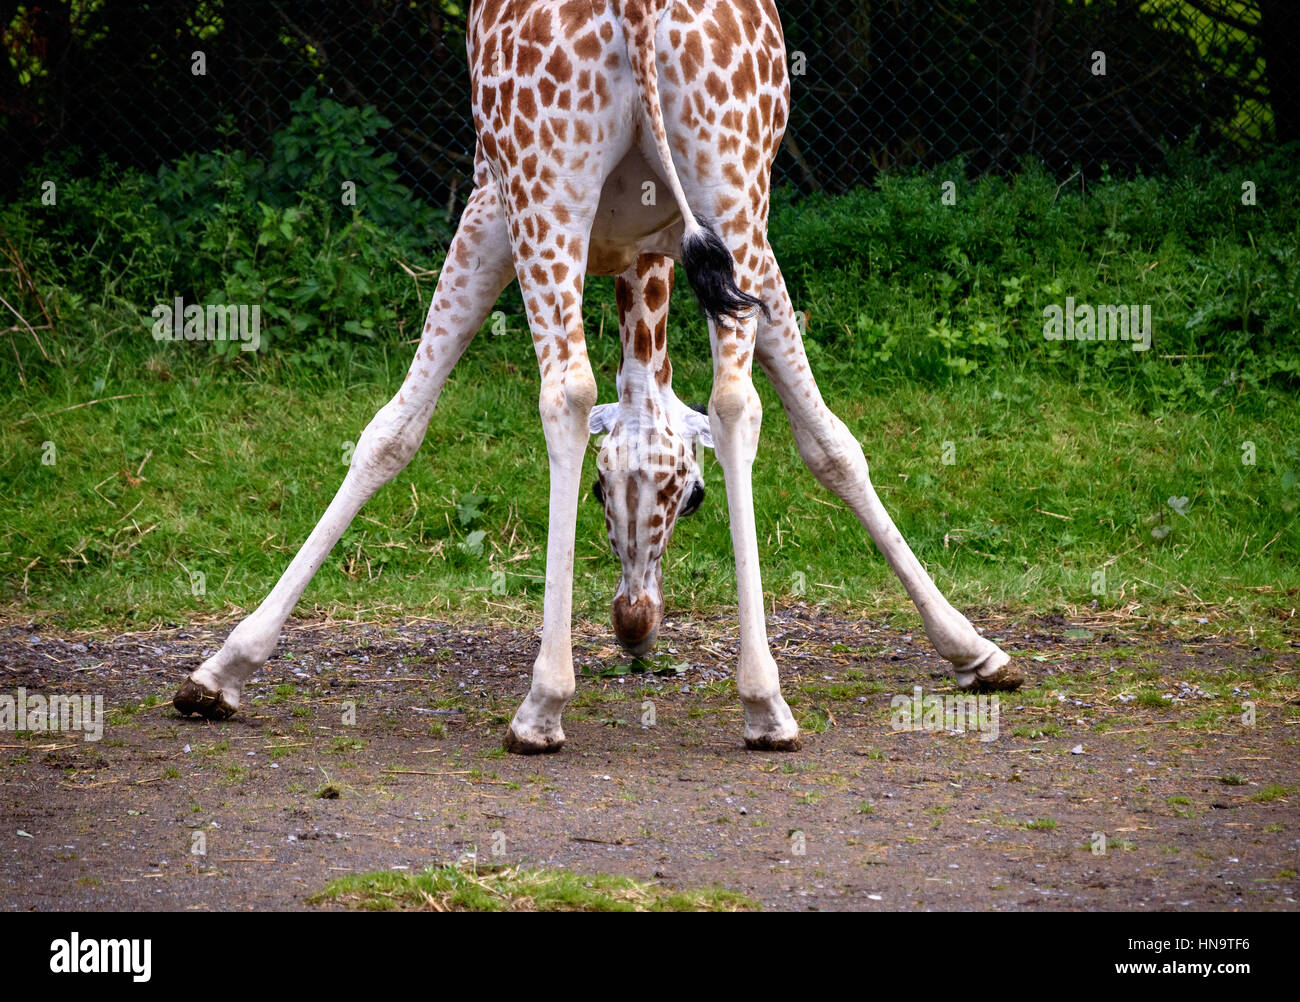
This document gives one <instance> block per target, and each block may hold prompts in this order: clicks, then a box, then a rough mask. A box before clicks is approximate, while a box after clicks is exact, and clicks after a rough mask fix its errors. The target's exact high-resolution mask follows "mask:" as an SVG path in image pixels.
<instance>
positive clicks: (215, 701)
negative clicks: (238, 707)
mask: <svg viewBox="0 0 1300 1002" xmlns="http://www.w3.org/2000/svg"><path fill="white" fill-rule="evenodd" d="M172 706H174V707H176V710H177V712H179V713H180V714H181V715H182V716H185V717H188V716H189V715H190V714H191V713H197V714H198V715H199V716H200V717H206V718H207V719H208V720H227V719H229V718H230V717H233V716H234V715H235V708H234V707H233V706H231V705H230V703H229V702H227V700H226V697H225V696H224V695H223V694H222V693H220V692H214V691H213V690H211V689H208V688H206V687H205V686H201V685H199V684H198V683H197V682H195V681H194V680H193V679H190V678H187V679H186V680H185V681H184V682H182V683H181V687H180V688H179V689H177V690H176V695H175V696H173V697H172Z"/></svg>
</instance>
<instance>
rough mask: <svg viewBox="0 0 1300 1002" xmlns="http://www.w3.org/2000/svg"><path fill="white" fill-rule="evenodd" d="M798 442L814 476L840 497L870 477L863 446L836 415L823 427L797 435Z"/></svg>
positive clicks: (800, 452)
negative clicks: (841, 493) (844, 491)
mask: <svg viewBox="0 0 1300 1002" xmlns="http://www.w3.org/2000/svg"><path fill="white" fill-rule="evenodd" d="M796 441H797V443H798V445H799V454H800V455H801V456H802V457H803V461H804V462H805V463H806V464H807V466H808V469H809V470H811V471H812V474H813V476H815V477H816V478H817V479H818V480H819V481H820V482H821V483H822V484H823V485H825V486H826V487H827V488H829V489H830V490H832V491H834V492H835V493H837V494H838V493H840V492H841V491H843V490H845V489H847V488H848V487H851V486H853V485H854V484H856V483H857V482H858V481H859V480H861V479H865V478H866V477H867V475H868V474H867V458H866V456H864V455H863V453H862V446H861V445H859V444H858V440H857V439H856V438H854V437H853V435H852V433H851V432H850V431H849V429H848V428H847V427H846V426H845V425H844V423H843V422H842V421H840V420H839V419H838V418H836V417H834V416H833V415H832V416H831V419H830V421H829V422H828V423H827V424H826V425H825V426H824V427H821V428H818V429H815V430H810V431H804V432H801V433H800V434H797V435H796Z"/></svg>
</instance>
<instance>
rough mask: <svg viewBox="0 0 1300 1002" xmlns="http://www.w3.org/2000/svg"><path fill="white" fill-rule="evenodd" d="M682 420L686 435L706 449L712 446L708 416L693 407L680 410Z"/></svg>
mask: <svg viewBox="0 0 1300 1002" xmlns="http://www.w3.org/2000/svg"><path fill="white" fill-rule="evenodd" d="M682 422H683V423H684V424H685V426H686V434H687V436H688V437H690V438H693V439H695V441H696V442H698V443H699V444H700V445H702V446H704V448H706V449H712V448H713V429H712V428H710V427H709V416H708V414H703V413H701V412H700V411H698V410H696V409H695V408H693V407H687V408H686V409H685V410H683V411H682Z"/></svg>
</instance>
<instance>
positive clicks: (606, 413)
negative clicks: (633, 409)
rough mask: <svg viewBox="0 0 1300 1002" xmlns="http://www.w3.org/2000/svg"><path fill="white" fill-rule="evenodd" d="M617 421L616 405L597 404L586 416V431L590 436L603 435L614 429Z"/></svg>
mask: <svg viewBox="0 0 1300 1002" xmlns="http://www.w3.org/2000/svg"><path fill="white" fill-rule="evenodd" d="M617 419H618V404H597V405H596V406H595V407H593V408H592V409H591V414H589V415H588V416H587V431H588V433H589V434H592V435H603V434H605V432H607V431H609V430H610V429H611V428H613V427H614V422H615V421H616V420H617Z"/></svg>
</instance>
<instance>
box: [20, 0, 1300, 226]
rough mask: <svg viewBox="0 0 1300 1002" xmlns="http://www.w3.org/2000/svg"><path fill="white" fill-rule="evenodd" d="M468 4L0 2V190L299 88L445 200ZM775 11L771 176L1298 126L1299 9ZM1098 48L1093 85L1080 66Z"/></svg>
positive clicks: (185, 141)
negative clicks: (364, 128) (361, 111)
mask: <svg viewBox="0 0 1300 1002" xmlns="http://www.w3.org/2000/svg"><path fill="white" fill-rule="evenodd" d="M466 7H467V5H466V4H462V3H452V2H449V0H403V2H392V0H269V2H268V0H141V2H127V0H100V2H89V0H46V2H43V3H31V2H21V3H20V2H19V0H0V29H2V30H3V32H4V36H3V46H4V49H5V50H6V53H7V58H0V149H3V150H4V151H5V154H4V156H3V159H2V160H0V188H2V189H3V190H6V191H12V190H13V188H14V186H15V184H16V183H17V182H18V180H19V179H20V178H21V177H22V175H23V173H24V171H25V169H26V167H27V165H28V164H29V163H31V162H32V161H34V160H37V159H38V158H40V157H41V156H42V155H44V154H47V153H56V154H60V155H62V156H63V157H64V158H65V159H66V161H67V165H68V167H69V169H74V170H75V169H80V170H88V169H90V168H92V167H93V166H94V164H95V162H96V161H97V159H98V158H99V157H101V156H102V157H106V158H107V159H109V160H111V161H113V162H116V163H121V164H130V165H134V166H137V167H141V168H145V169H153V168H156V167H157V166H159V165H160V164H162V163H164V162H167V161H169V160H171V159H173V158H175V157H177V156H179V155H180V154H183V153H186V152H191V151H198V150H213V149H243V150H246V151H248V152H249V153H253V154H257V153H264V152H265V151H266V149H267V148H268V144H269V141H270V136H271V135H272V134H273V133H274V132H275V131H276V130H277V129H278V128H280V127H282V126H283V124H284V123H285V122H286V120H287V119H288V118H289V115H290V110H289V109H290V104H291V102H292V101H294V100H295V99H296V98H298V97H299V96H300V95H301V94H302V93H303V92H304V91H305V90H306V89H307V88H308V87H313V86H314V87H316V88H317V93H319V94H321V95H324V96H331V97H333V98H334V99H336V100H338V101H341V102H343V103H344V104H349V105H366V104H370V105H374V106H375V107H376V108H377V109H378V110H379V112H380V113H381V114H382V115H383V116H384V117H385V118H386V119H388V120H389V121H390V122H391V127H389V128H387V129H386V130H385V131H384V133H383V135H382V136H381V142H382V144H383V146H384V148H385V149H387V150H388V151H390V152H392V153H393V154H395V155H396V156H397V158H398V165H399V166H400V169H401V171H402V173H403V177H404V179H405V180H406V181H407V182H408V183H409V184H410V185H411V186H412V187H413V188H414V189H415V190H416V191H418V192H420V193H421V194H422V195H423V196H424V197H425V198H428V199H431V200H433V201H435V202H436V203H438V204H439V205H446V206H447V207H449V208H454V206H455V204H456V203H457V201H458V200H460V199H462V198H463V197H464V194H465V185H466V183H467V180H468V174H469V167H470V164H471V161H472V155H473V132H472V127H471V124H470V120H469V113H468V99H467V89H468V88H467V73H466V67H465V44H464V27H465V26H464V16H465V15H464V10H465V9H466ZM778 7H779V8H780V10H781V15H782V19H783V22H784V25H785V29H786V39H787V48H788V49H789V50H790V52H791V54H792V56H794V55H795V54H801V55H802V58H803V60H804V62H803V64H802V66H799V67H797V69H802V70H803V72H802V73H801V74H800V75H798V76H796V77H794V113H793V116H792V119H791V128H790V130H789V137H788V142H787V144H786V152H785V155H783V156H782V157H781V158H780V159H779V161H778V164H777V182H778V183H783V182H792V183H794V184H796V185H798V186H800V187H803V188H805V189H821V190H828V191H839V190H843V189H846V188H850V187H853V186H854V185H857V184H861V183H863V182H865V181H869V180H870V179H871V178H873V177H874V176H875V175H876V174H877V173H878V172H879V171H880V170H882V169H886V168H890V167H896V166H909V165H917V164H920V165H929V164H935V163H939V162H944V161H949V160H952V159H953V158H963V159H964V160H965V161H966V162H967V163H968V164H969V166H970V167H971V169H973V170H976V171H987V170H996V171H1005V170H1009V169H1011V168H1014V167H1015V166H1016V164H1017V163H1018V162H1020V161H1021V160H1023V159H1025V158H1031V159H1035V160H1038V161H1040V162H1042V163H1043V164H1045V165H1046V166H1047V167H1048V168H1049V169H1050V170H1052V171H1053V172H1055V173H1057V174H1058V175H1062V176H1064V175H1066V174H1068V173H1069V172H1071V171H1073V170H1074V169H1075V168H1079V169H1081V170H1083V171H1084V173H1085V174H1088V175H1093V174H1096V173H1097V172H1099V171H1100V170H1101V168H1102V166H1103V165H1109V166H1110V169H1111V170H1112V171H1113V172H1115V173H1128V172H1132V171H1134V170H1137V169H1150V168H1153V167H1156V166H1158V165H1159V164H1160V163H1162V162H1163V160H1164V158H1165V151H1166V150H1167V149H1168V148H1170V147H1175V146H1179V145H1182V144H1184V143H1186V142H1188V141H1189V140H1191V139H1193V138H1194V139H1195V141H1196V143H1198V144H1199V145H1200V146H1201V147H1202V148H1208V147H1220V148H1223V149H1225V150H1228V151H1233V152H1238V153H1244V154H1247V155H1255V154H1258V152H1259V151H1260V147H1261V146H1262V145H1263V144H1266V143H1268V142H1270V141H1272V140H1280V141H1287V140H1295V139H1300V41H1298V40H1300V4H1296V3H1294V2H1293V0H1254V2H1249V0H1242V2H1237V0H1183V2H1181V3H1175V2H1173V0H1170V2H1167V3H1159V2H1145V3H1144V2H1141V0H1093V2H1090V3H1085V2H1083V0H999V2H988V0H807V2H794V0H790V2H785V0H782V2H778ZM195 52H202V53H203V59H204V61H205V64H206V73H205V74H203V75H196V74H195V73H194V72H193V69H194V56H193V53H195ZM1097 52H1100V53H1104V58H1105V73H1104V74H1101V73H1095V72H1094V68H1095V67H1096V63H1095V59H1094V55H1093V54H1094V53H1097ZM1265 68H1266V69H1265ZM1243 109H1246V110H1245V111H1244V112H1243ZM1252 115H1253V116H1254V117H1253V118H1252V117H1251V116H1252ZM1243 125H1244V126H1246V127H1247V128H1246V129H1245V130H1244V132H1243ZM1250 126H1254V131H1253V133H1251V130H1250V128H1249V127H1250Z"/></svg>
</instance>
